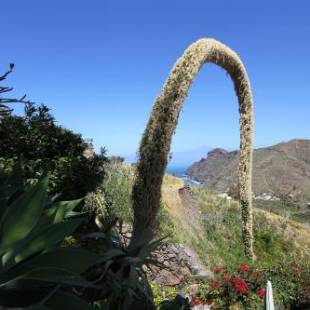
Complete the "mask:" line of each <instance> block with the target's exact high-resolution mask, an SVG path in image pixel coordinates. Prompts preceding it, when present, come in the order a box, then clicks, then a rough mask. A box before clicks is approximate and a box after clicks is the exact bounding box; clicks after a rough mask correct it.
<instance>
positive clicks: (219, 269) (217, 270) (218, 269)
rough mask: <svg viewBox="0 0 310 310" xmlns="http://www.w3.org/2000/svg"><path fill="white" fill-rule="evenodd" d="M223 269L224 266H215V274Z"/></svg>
mask: <svg viewBox="0 0 310 310" xmlns="http://www.w3.org/2000/svg"><path fill="white" fill-rule="evenodd" d="M221 271H222V267H215V268H214V270H213V272H214V273H215V274H219V273H220V272H221Z"/></svg>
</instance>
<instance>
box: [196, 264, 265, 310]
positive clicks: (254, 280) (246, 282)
mask: <svg viewBox="0 0 310 310" xmlns="http://www.w3.org/2000/svg"><path fill="white" fill-rule="evenodd" d="M213 272H214V276H215V279H213V280H212V281H210V282H209V283H208V284H207V285H205V284H204V285H203V286H201V289H200V291H199V293H198V296H197V297H196V298H193V300H192V304H193V305H194V304H195V305H197V304H203V303H205V304H212V309H222V308H223V307H224V308H226V307H229V306H231V305H240V306H241V307H243V308H245V309H260V307H261V306H262V304H263V298H264V295H265V288H264V286H265V280H264V279H263V278H262V275H261V273H260V272H257V271H253V270H252V269H251V268H250V267H249V266H248V265H246V264H240V265H239V268H238V269H237V270H236V271H235V272H229V271H228V270H227V268H224V267H216V268H215V269H214V271H213Z"/></svg>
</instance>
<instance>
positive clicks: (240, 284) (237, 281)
mask: <svg viewBox="0 0 310 310" xmlns="http://www.w3.org/2000/svg"><path fill="white" fill-rule="evenodd" d="M232 284H233V288H234V290H235V291H236V292H237V293H240V294H242V295H246V294H248V292H249V288H248V285H247V284H246V282H245V280H244V279H242V278H240V277H234V278H233V279H232Z"/></svg>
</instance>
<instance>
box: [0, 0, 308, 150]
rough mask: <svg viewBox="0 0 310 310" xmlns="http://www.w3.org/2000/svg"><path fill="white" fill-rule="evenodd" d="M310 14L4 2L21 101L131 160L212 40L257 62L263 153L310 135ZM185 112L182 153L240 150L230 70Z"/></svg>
mask: <svg viewBox="0 0 310 310" xmlns="http://www.w3.org/2000/svg"><path fill="white" fill-rule="evenodd" d="M309 16H310V2H309V1H308V0H299V1H283V0H282V1H279V0H274V1H270V0H269V1H266V0H260V1H240V0H235V1H231V0H229V1H208V0H200V1H198V0H197V1H181V0H178V1H176V0H156V1H151V0H149V1H147V0H143V1H142V0H141V1H135V0H132V1H125V0H124V1H117V0H114V1H112V0H101V1H100V0H92V1H77V0H74V1H73V0H66V1H60V0H53V1H51V0H45V1H42V0H27V1H21V0H19V1H18V0H4V1H2V3H1V25H2V29H1V30H2V31H1V33H2V34H1V53H0V69H1V71H4V70H5V69H6V66H7V64H8V63H9V62H15V64H16V70H15V72H14V74H13V75H11V77H10V79H9V80H8V81H7V84H8V85H13V86H14V87H15V94H16V95H22V94H23V93H24V92H26V93H27V94H28V96H29V97H30V98H31V99H33V100H35V101H37V102H44V103H46V104H47V105H48V106H49V107H50V108H51V109H52V112H53V114H54V115H55V117H56V119H57V120H58V122H59V123H60V124H62V125H64V126H66V127H68V128H70V129H73V130H74V131H77V132H80V133H82V134H83V136H84V137H85V138H92V139H93V141H94V145H95V147H96V148H97V149H99V147H100V146H105V147H106V148H107V149H108V151H109V154H110V155H112V154H122V155H124V154H132V153H135V152H136V150H137V148H138V145H139V141H140V138H141V134H142V132H143V129H144V127H145V125H146V122H147V119H148V117H149V113H150V111H151V107H152V104H153V102H154V99H155V97H156V96H157V95H158V94H159V92H160V90H161V88H162V85H163V83H164V81H165V79H166V77H167V74H168V73H169V71H170V70H171V67H172V66H173V64H174V63H175V61H176V59H177V58H178V57H179V56H180V55H181V54H182V52H183V51H184V49H185V48H186V47H187V46H188V45H189V44H190V43H192V42H193V41H195V40H197V39H199V38H201V37H213V38H216V39H218V40H220V41H222V42H224V43H225V44H227V45H229V46H230V47H231V48H233V49H234V50H236V51H237V52H238V53H239V55H240V56H241V58H242V60H243V61H244V63H245V65H246V67H247V70H248V73H249V76H250V79H251V83H252V88H253V93H254V98H255V129H256V134H255V145H256V146H257V147H260V146H265V145H270V144H274V143H277V142H280V141H285V140H289V139H292V138H310V122H309V118H310V102H309V101H310V100H309V98H310V93H309V85H310V75H309V69H310V57H309V55H310V40H309V37H310V18H309ZM183 110H184V111H183V113H182V114H181V117H180V121H179V125H178V128H177V131H176V135H175V137H174V140H173V147H172V151H173V152H179V151H186V150H191V149H196V148H201V146H208V147H224V148H228V149H233V148H237V147H238V145H239V133H238V108H237V100H236V98H235V95H234V91H233V87H232V83H231V81H230V80H229V78H228V77H227V75H226V74H225V73H224V72H223V71H222V70H221V69H219V68H217V67H215V66H214V65H209V64H208V65H206V66H205V67H204V68H203V69H202V70H201V72H200V74H199V75H198V76H197V78H196V80H195V82H194V84H193V86H192V88H191V90H190V94H189V97H188V98H187V100H186V102H185V104H184V109H183ZM17 111H18V109H17Z"/></svg>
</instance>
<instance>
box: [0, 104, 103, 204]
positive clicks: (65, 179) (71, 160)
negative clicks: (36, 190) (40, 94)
mask: <svg viewBox="0 0 310 310" xmlns="http://www.w3.org/2000/svg"><path fill="white" fill-rule="evenodd" d="M0 140H1V146H0V176H1V175H2V177H3V176H4V177H6V176H7V174H8V173H9V172H10V171H11V170H12V168H13V166H14V165H15V164H16V163H17V162H21V164H22V168H23V174H24V178H26V179H37V178H38V177H39V176H40V175H42V173H43V171H47V173H48V175H49V180H50V182H49V188H48V191H49V193H50V194H60V199H73V198H76V197H83V196H85V195H86V194H87V193H88V192H90V191H93V190H95V188H96V187H97V185H98V184H99V183H101V182H102V179H103V176H104V168H103V164H104V163H105V162H106V161H107V158H106V157H105V154H104V152H102V153H101V154H100V155H96V154H95V153H94V152H93V151H92V150H91V146H90V145H89V144H88V143H86V142H85V141H84V140H83V139H82V137H81V135H79V134H75V133H73V132H72V131H70V130H68V129H65V128H63V127H61V126H58V125H56V123H55V120H54V117H53V116H52V115H51V114H50V112H49V109H48V108H47V107H46V106H44V105H41V106H39V107H37V106H35V105H33V104H27V105H26V106H25V116H24V117H21V116H16V115H12V114H8V115H6V116H4V117H3V118H2V119H1V122H0ZM87 152H88V154H87Z"/></svg>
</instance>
